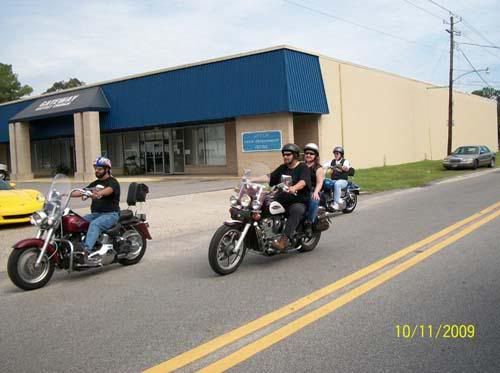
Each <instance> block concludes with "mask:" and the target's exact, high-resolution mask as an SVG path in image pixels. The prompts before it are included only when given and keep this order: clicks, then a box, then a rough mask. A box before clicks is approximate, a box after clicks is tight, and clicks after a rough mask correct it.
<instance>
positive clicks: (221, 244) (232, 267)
mask: <svg viewBox="0 0 500 373" xmlns="http://www.w3.org/2000/svg"><path fill="white" fill-rule="evenodd" d="M250 174H251V171H250V170H245V173H244V175H243V177H242V179H241V183H240V185H239V187H238V188H236V189H235V191H236V192H237V194H236V195H232V196H231V197H230V205H231V207H230V210H229V212H230V215H231V219H230V220H226V221H225V222H224V224H223V225H221V226H220V227H219V228H218V229H217V231H216V232H215V233H214V235H213V237H212V240H211V241H210V246H209V249H208V261H209V263H210V266H211V268H212V269H213V270H214V272H216V273H218V274H219V275H228V274H230V273H233V272H234V271H236V270H237V269H238V267H239V266H240V265H241V263H242V261H243V258H244V257H245V255H246V253H247V252H248V251H252V252H254V253H257V254H261V255H265V256H272V255H275V254H278V253H280V252H279V251H278V250H276V249H274V248H273V247H272V245H271V244H272V242H273V241H274V240H276V239H278V238H279V237H280V236H281V235H283V231H284V227H285V224H286V221H287V214H286V210H285V208H284V207H283V206H282V205H281V204H280V203H279V202H278V201H276V200H275V196H276V194H277V193H278V192H280V191H284V192H288V188H289V184H290V181H291V177H290V176H284V177H282V179H281V183H280V184H278V185H276V186H274V187H273V188H272V189H271V190H268V189H266V186H265V185H263V184H260V183H257V182H252V181H250V179H249V176H250ZM264 174H266V175H267V174H268V172H267V173H260V175H264ZM261 178H262V177H261ZM256 179H259V178H258V177H257V178H256ZM304 221H305V216H304V218H303V219H302V221H301V222H300V224H299V226H298V228H297V230H296V234H295V236H294V237H293V238H292V239H291V240H290V242H291V244H290V246H289V248H288V249H287V250H286V251H285V253H291V252H308V251H312V250H314V248H315V247H316V246H317V245H318V243H319V240H320V238H321V232H322V231H325V230H327V229H328V228H329V226H330V223H331V221H330V219H329V215H328V213H327V212H326V211H324V209H320V212H319V213H318V218H317V220H316V222H315V224H313V225H312V231H310V230H309V231H308V230H307V229H305V226H304Z"/></svg>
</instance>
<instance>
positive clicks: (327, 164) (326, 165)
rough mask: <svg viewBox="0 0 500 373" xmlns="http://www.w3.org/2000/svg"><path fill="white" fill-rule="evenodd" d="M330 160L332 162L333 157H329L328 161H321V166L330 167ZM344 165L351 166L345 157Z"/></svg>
mask: <svg viewBox="0 0 500 373" xmlns="http://www.w3.org/2000/svg"><path fill="white" fill-rule="evenodd" d="M332 162H333V159H330V160H329V161H328V162H325V163H323V168H325V169H326V168H328V167H330V166H331V165H332ZM344 166H345V167H348V168H351V164H350V163H349V161H348V160H347V159H344Z"/></svg>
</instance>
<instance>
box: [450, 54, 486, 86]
mask: <svg viewBox="0 0 500 373" xmlns="http://www.w3.org/2000/svg"><path fill="white" fill-rule="evenodd" d="M458 50H459V51H460V53H462V55H463V56H464V58H465V60H466V61H467V62H468V64H469V65H470V67H472V70H474V72H475V73H476V75H477V76H479V78H480V79H481V80H482V81H483V82H484V83H485V84H486V85H487V86H488V87H490V88H493V87H492V86H490V84H489V83H488V82H487V81H486V80H484V78H483V77H482V75H481V74H479V72H478V71H477V69H476V68H475V67H474V65H473V64H472V62H470V60H469V58H468V57H467V56H466V55H465V53H464V51H463V50H462V49H458Z"/></svg>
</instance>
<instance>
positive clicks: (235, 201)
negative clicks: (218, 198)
mask: <svg viewBox="0 0 500 373" xmlns="http://www.w3.org/2000/svg"><path fill="white" fill-rule="evenodd" d="M229 203H230V204H231V206H232V207H235V206H236V205H237V204H238V198H236V196H231V197H229Z"/></svg>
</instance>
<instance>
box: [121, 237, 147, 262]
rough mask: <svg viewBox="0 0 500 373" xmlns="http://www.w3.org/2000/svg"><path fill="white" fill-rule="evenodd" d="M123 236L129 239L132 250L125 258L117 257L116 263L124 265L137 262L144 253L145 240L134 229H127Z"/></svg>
mask: <svg viewBox="0 0 500 373" xmlns="http://www.w3.org/2000/svg"><path fill="white" fill-rule="evenodd" d="M123 238H125V239H126V240H129V241H131V243H132V250H131V251H130V252H129V253H128V254H127V256H126V257H125V258H122V259H119V260H118V263H120V264H121V265H124V266H130V265H133V264H137V263H139V262H140V261H141V259H142V257H143V256H144V254H145V253H146V247H147V241H146V239H145V238H144V237H142V235H141V234H140V233H139V232H137V231H136V230H135V229H129V230H127V231H126V232H125V233H124V234H123Z"/></svg>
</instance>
